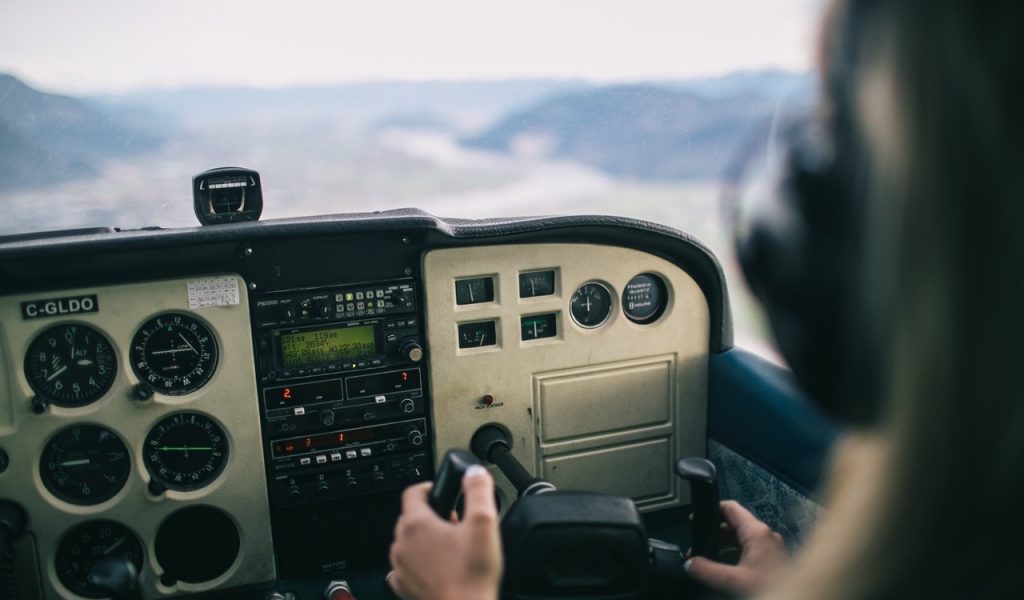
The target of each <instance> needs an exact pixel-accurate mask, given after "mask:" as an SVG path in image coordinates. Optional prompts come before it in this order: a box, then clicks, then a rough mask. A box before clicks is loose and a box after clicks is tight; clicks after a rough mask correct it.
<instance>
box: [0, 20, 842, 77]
mask: <svg viewBox="0 0 1024 600" xmlns="http://www.w3.org/2000/svg"><path fill="white" fill-rule="evenodd" d="M821 4H822V0H619V1H614V2H613V1H607V0H506V1H503V2H497V1H493V2H492V1H487V0H409V1H396V0H361V1H354V0H333V1H330V0H291V1H288V0H249V1H247V2H238V3H232V2H226V1H223V0H162V1H159V2H157V1H150V0H89V1H86V0H0V72H9V73H13V74H15V75H18V76H20V77H23V78H25V79H27V80H28V81H29V82H30V83H32V84H34V85H38V86H41V87H44V88H48V89H56V90H66V91H75V92H100V91H117V90H125V89H132V88H139V87H167V86H180V85H194V84H201V85H206V84H225V85H237V84H243V85H254V86H285V85H291V84H318V83H335V82H342V81H361V80H374V79H416V80H421V79H469V78H488V79H497V78H509V77H581V78H586V79H594V80H599V81H606V80H623V79H626V80H628V79H645V78H668V77H692V76H704V75H715V74H720V73H724V72H728V71H733V70H738V69H757V68H764V67H779V68H784V69H792V70H804V69H807V68H809V67H810V63H811V56H812V48H813V40H814V35H815V30H816V27H817V20H818V16H819V12H820V7H821Z"/></svg>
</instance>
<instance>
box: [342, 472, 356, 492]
mask: <svg viewBox="0 0 1024 600" xmlns="http://www.w3.org/2000/svg"><path fill="white" fill-rule="evenodd" d="M345 487H347V488H348V489H350V490H354V489H356V488H357V487H359V480H358V479H356V478H355V477H353V476H351V475H349V476H348V477H346V478H345Z"/></svg>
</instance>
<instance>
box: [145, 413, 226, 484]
mask: <svg viewBox="0 0 1024 600" xmlns="http://www.w3.org/2000/svg"><path fill="white" fill-rule="evenodd" d="M143 452H144V454H143V460H144V462H145V463H146V469H147V470H148V471H149V474H150V476H151V477H152V478H153V480H154V481H157V482H159V483H161V484H163V485H164V487H167V488H170V489H172V490H196V489H199V488H201V487H203V486H206V485H208V484H209V483H210V482H212V481H213V480H214V479H216V478H217V476H218V475H220V472H221V471H223V470H224V464H225V462H227V458H228V439H227V436H226V435H224V430H223V429H221V428H220V425H218V424H217V423H216V422H215V421H214V420H213V419H211V418H210V417H207V416H206V415H202V414H199V413H195V412H180V413H175V414H172V415H169V416H167V417H164V418H163V419H161V420H160V421H158V422H157V424H156V425H154V426H153V428H152V429H150V430H149V434H148V435H147V436H146V441H145V442H144V445H143Z"/></svg>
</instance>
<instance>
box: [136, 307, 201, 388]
mask: <svg viewBox="0 0 1024 600" xmlns="http://www.w3.org/2000/svg"><path fill="white" fill-rule="evenodd" d="M131 362H132V370H133V371H135V375H136V376H137V377H138V378H139V380H140V381H142V382H145V383H146V384H148V385H150V386H151V387H152V388H153V389H154V390H156V391H158V392H160V393H163V394H167V395H168V396H181V395H183V394H189V393H191V392H194V391H196V390H198V389H199V388H201V387H203V386H204V385H206V382H208V381H209V380H210V377H212V376H213V372H214V370H216V368H217V340H216V338H215V337H214V335H213V332H212V331H210V328H209V326H207V325H206V324H205V323H203V322H202V321H200V320H199V319H197V318H196V317H193V316H191V315H186V314H182V313H164V314H161V315H157V316H155V317H153V318H151V319H149V320H148V321H146V322H145V323H143V324H142V326H141V327H139V330H138V331H136V332H135V337H133V338H132V346H131Z"/></svg>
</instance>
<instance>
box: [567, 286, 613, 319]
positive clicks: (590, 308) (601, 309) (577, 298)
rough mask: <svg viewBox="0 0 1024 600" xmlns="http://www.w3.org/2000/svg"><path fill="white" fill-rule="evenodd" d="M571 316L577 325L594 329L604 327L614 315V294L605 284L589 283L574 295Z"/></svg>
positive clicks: (570, 306) (570, 302) (571, 302)
mask: <svg viewBox="0 0 1024 600" xmlns="http://www.w3.org/2000/svg"><path fill="white" fill-rule="evenodd" d="M569 314H571V315H572V320H573V321H575V322H576V324H577V325H579V326H580V327H583V328H586V329H594V328H595V327H600V326H601V325H604V323H605V321H607V320H608V317H610V316H611V314H612V293H611V291H609V290H608V287H607V286H605V285H604V284H603V283H599V282H597V281H589V282H587V283H584V284H583V285H581V286H580V287H578V288H576V291H575V292H573V294H572V299H571V300H570V301H569Z"/></svg>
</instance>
